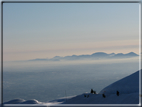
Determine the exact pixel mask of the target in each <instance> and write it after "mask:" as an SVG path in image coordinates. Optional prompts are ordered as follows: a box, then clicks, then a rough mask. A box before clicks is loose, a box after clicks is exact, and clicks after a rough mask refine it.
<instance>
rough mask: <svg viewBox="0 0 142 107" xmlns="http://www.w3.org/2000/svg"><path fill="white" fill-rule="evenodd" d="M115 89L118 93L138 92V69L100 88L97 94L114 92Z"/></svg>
mask: <svg viewBox="0 0 142 107" xmlns="http://www.w3.org/2000/svg"><path fill="white" fill-rule="evenodd" d="M116 91H119V93H120V94H129V93H134V92H139V71H137V72H135V73H133V74H131V75H129V76H127V77H125V78H123V79H121V80H118V81H116V82H114V83H112V84H111V85H109V86H107V87H106V88H104V89H103V90H101V91H100V93H99V94H102V93H105V94H115V93H116Z"/></svg>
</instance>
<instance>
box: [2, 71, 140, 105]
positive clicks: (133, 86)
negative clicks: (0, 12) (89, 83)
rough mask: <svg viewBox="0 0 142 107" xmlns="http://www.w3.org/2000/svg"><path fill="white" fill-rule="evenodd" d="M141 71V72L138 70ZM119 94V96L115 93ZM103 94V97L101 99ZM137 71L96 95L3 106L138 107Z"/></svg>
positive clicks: (19, 102)
mask: <svg viewBox="0 0 142 107" xmlns="http://www.w3.org/2000/svg"><path fill="white" fill-rule="evenodd" d="M140 71H142V70H140ZM117 91H118V92H119V94H118V93H117ZM103 94H104V95H105V97H103ZM140 97H141V96H140V95H139V71H136V72H134V73H133V74H131V75H129V76H127V77H124V78H122V79H120V80H118V81H116V82H114V83H112V84H110V85H108V86H107V87H105V88H104V89H102V90H101V91H100V92H99V93H98V94H92V93H88V92H87V93H83V94H81V95H76V96H72V97H68V98H67V97H64V98H60V99H56V100H52V101H49V102H39V101H37V100H35V99H33V100H24V99H14V100H10V101H8V102H5V103H3V104H4V105H5V106H9V105H10V106H12V105H13V106H15V105H17V106H21V105H22V106H24V105H27V106H28V104H29V105H32V106H69V105H70V106H93V105H97V106H116V105H117V106H120V105H121V106H139V105H140V103H139V98H140Z"/></svg>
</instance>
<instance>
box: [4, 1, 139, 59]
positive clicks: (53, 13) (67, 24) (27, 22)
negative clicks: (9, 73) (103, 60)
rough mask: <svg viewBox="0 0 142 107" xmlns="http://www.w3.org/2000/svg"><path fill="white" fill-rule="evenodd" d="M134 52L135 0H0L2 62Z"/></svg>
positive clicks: (136, 33) (136, 35)
mask: <svg viewBox="0 0 142 107" xmlns="http://www.w3.org/2000/svg"><path fill="white" fill-rule="evenodd" d="M95 52H106V53H113V52H114V53H128V52H135V53H137V54H138V53H139V4H138V3H4V4H3V53H4V57H3V60H4V61H15V60H29V59H35V58H52V57H54V56H67V55H82V54H92V53H95Z"/></svg>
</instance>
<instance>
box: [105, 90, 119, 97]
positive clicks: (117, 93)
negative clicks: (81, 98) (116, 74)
mask: <svg viewBox="0 0 142 107" xmlns="http://www.w3.org/2000/svg"><path fill="white" fill-rule="evenodd" d="M116 95H117V96H119V91H116ZM102 96H103V97H104V98H105V97H106V95H105V94H102Z"/></svg>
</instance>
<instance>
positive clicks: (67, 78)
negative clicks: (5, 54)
mask: <svg viewBox="0 0 142 107" xmlns="http://www.w3.org/2000/svg"><path fill="white" fill-rule="evenodd" d="M137 70H139V58H138V57H134V58H125V59H106V60H77V61H17V62H4V69H3V100H4V102H5V101H8V100H11V99H14V98H22V99H25V100H29V99H37V100H38V101H44V102H46V101H49V100H54V99H56V98H60V97H66V96H73V95H78V94H81V93H84V92H90V90H91V88H92V89H94V90H95V91H96V92H99V91H101V89H103V88H104V87H105V86H107V85H109V84H111V83H113V82H115V81H117V80H119V79H121V78H123V77H125V76H127V75H129V74H131V73H133V72H135V71H137ZM65 92H66V94H65Z"/></svg>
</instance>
